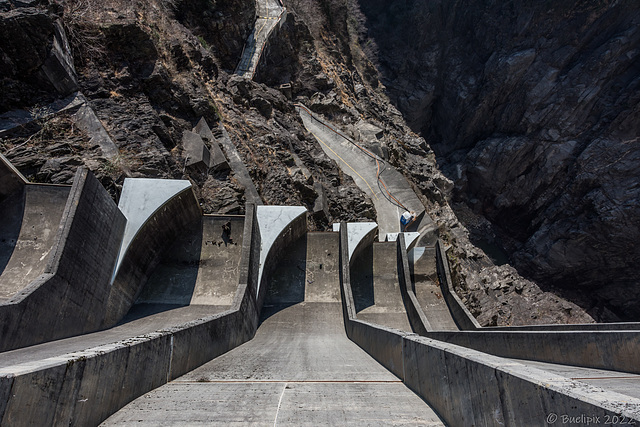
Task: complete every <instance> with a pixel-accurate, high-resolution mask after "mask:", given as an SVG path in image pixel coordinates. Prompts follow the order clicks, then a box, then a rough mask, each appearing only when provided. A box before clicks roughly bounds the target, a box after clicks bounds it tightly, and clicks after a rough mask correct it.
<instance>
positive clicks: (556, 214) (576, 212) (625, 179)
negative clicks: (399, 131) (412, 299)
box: [360, 0, 640, 320]
mask: <svg viewBox="0 0 640 427" xmlns="http://www.w3.org/2000/svg"><path fill="white" fill-rule="evenodd" d="M360 6H361V9H362V12H363V16H362V20H363V21H364V24H363V26H362V27H361V28H364V30H362V32H361V34H360V37H361V44H363V45H365V46H366V47H365V51H366V52H367V54H368V56H369V58H370V59H371V60H372V61H373V62H374V63H375V64H376V65H377V66H378V68H379V70H380V72H381V76H382V82H383V83H384V85H385V86H386V88H387V93H388V94H389V96H390V98H391V100H392V101H393V102H394V103H395V105H396V106H397V107H398V108H399V109H400V110H401V111H402V112H403V114H404V116H405V118H406V119H407V121H408V123H409V125H410V126H411V127H412V128H413V129H414V130H416V131H417V132H419V133H421V134H422V135H423V136H424V137H425V138H426V139H427V141H428V142H429V144H430V146H431V147H432V148H433V150H434V151H435V152H436V154H437V156H438V161H439V163H440V164H441V165H442V167H443V171H444V172H445V173H446V175H447V176H448V177H449V178H450V179H452V180H453V181H454V182H455V184H456V191H455V193H454V197H456V199H457V200H462V201H464V202H465V203H466V204H467V206H468V207H469V208H467V207H464V208H460V209H458V212H459V213H461V212H462V211H464V214H465V215H463V216H466V217H468V218H471V219H470V220H469V221H467V222H466V225H467V226H468V227H469V228H470V229H471V231H472V233H473V232H475V233H476V235H484V236H485V237H486V235H487V234H488V235H490V236H492V237H494V238H495V240H496V241H497V242H499V243H500V244H501V245H502V247H503V248H505V249H506V252H507V253H509V254H510V255H511V261H512V262H513V263H514V265H515V266H516V267H517V268H518V270H519V271H520V272H522V273H524V274H525V275H527V276H528V277H531V278H533V279H535V280H536V281H538V282H539V283H541V284H546V285H547V286H556V287H560V288H562V289H563V290H564V291H565V292H567V293H568V295H573V297H574V298H575V299H576V300H577V301H579V302H580V304H581V305H583V306H584V307H585V308H587V309H589V310H590V312H591V313H592V314H593V315H594V316H595V317H597V318H600V319H603V320H614V319H616V318H622V319H627V320H628V319H635V320H638V313H640V310H639V309H640V284H639V283H638V279H637V271H638V268H639V267H640V261H639V260H640V246H638V245H637V243H636V242H637V241H638V239H639V238H640V228H639V227H638V224H639V223H640V203H638V200H640V187H639V186H638V181H639V179H640V176H639V173H640V172H639V171H640V141H639V139H638V133H639V132H638V129H639V126H640V124H639V123H640V25H639V24H640V5H639V4H638V3H637V2H634V1H631V0H627V1H624V0H623V1H598V2H596V1H570V2H533V3H532V2H524V1H513V2H506V3H505V2H497V1H488V2H479V1H478V2H471V3H469V2H460V1H452V2H448V1H438V0H431V1H427V2H423V1H407V2H386V1H381V0H372V1H369V0H367V1H361V2H360ZM475 215H478V216H477V217H476V218H473V217H474V216H475ZM485 218H486V219H488V220H489V221H490V224H489V223H487V221H486V220H485ZM474 224H480V225H481V226H479V227H477V228H476V229H474ZM612 312H615V314H614V313H612Z"/></svg>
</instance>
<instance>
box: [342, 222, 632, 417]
mask: <svg viewBox="0 0 640 427" xmlns="http://www.w3.org/2000/svg"><path fill="white" fill-rule="evenodd" d="M340 258H341V259H340V282H341V295H342V302H343V313H344V316H345V317H344V321H345V329H346V331H347V335H348V336H349V338H350V339H352V340H353V341H354V342H355V343H356V344H358V345H359V346H360V347H362V348H363V349H364V350H365V351H366V352H367V353H369V354H370V355H371V356H372V357H374V358H375V359H376V360H377V361H378V362H380V363H381V364H382V365H384V366H385V367H386V368H387V369H389V370H390V371H391V372H393V373H394V374H396V375H397V376H398V377H399V378H400V379H402V380H403V382H404V383H405V384H406V385H407V386H408V387H410V388H411V389H412V390H414V391H415V392H416V393H417V394H418V395H419V396H420V397H421V398H422V399H424V400H425V401H426V402H427V403H429V405H431V407H432V408H433V409H434V410H435V411H436V412H437V413H438V414H439V415H440V416H441V417H442V419H443V420H444V421H445V422H446V423H447V424H450V425H456V426H457V425H460V426H462V425H465V426H466V425H507V426H522V425H527V426H538V425H539V426H545V425H549V424H548V422H547V419H548V418H547V417H548V416H549V414H551V413H555V414H558V415H568V416H577V417H580V416H583V415H587V416H600V417H601V419H604V417H605V416H609V417H613V416H624V417H626V418H627V419H631V420H637V421H640V399H636V398H632V397H629V396H625V395H622V394H618V393H614V392H608V391H604V390H602V389H598V388H595V387H592V386H589V385H587V384H584V383H580V382H576V381H571V380H568V379H566V378H564V377H561V376H558V375H554V374H550V373H548V372H544V371H541V370H538V369H535V368H529V367H525V366H524V365H521V364H519V363H516V362H513V361H512V360H506V359H502V358H500V357H496V356H492V355H489V354H486V353H481V352H479V351H476V350H472V349H468V348H464V347H460V346H458V345H454V344H450V343H445V342H441V341H436V340H433V339H429V338H424V337H419V336H417V335H415V334H404V333H401V332H396V331H393V330H391V329H386V328H381V327H378V326H375V325H372V324H369V323H367V322H362V321H359V320H357V319H356V317H355V308H354V307H355V306H354V304H353V297H352V294H351V289H350V288H351V286H350V276H349V267H348V261H347V260H348V250H347V236H346V227H341V232H340Z"/></svg>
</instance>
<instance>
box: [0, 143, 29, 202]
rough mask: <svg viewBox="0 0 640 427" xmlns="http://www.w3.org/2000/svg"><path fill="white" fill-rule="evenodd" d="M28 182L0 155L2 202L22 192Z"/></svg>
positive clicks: (0, 192)
mask: <svg viewBox="0 0 640 427" xmlns="http://www.w3.org/2000/svg"><path fill="white" fill-rule="evenodd" d="M26 184H27V180H26V179H25V178H24V176H22V174H21V173H20V172H18V170H17V169H16V168H14V167H13V165H12V164H11V163H10V162H9V160H7V158H6V157H4V156H3V155H2V154H0V201H2V199H4V198H5V197H8V196H10V195H11V194H13V193H17V192H18V191H22V189H24V186H25V185H26Z"/></svg>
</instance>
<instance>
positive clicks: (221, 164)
mask: <svg viewBox="0 0 640 427" xmlns="http://www.w3.org/2000/svg"><path fill="white" fill-rule="evenodd" d="M193 132H196V133H197V134H198V135H200V137H201V138H202V139H203V140H205V141H207V142H208V143H209V146H210V149H211V159H210V162H209V165H210V166H211V168H212V169H213V170H216V171H217V170H226V169H229V163H228V162H227V158H226V157H225V156H224V153H223V152H222V149H220V146H219V145H218V142H217V141H216V138H215V136H214V135H213V132H211V128H210V127H209V124H208V123H207V121H206V120H205V119H204V117H202V118H200V120H199V121H198V124H196V126H195V127H194V128H193Z"/></svg>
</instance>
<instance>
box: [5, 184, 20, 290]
mask: <svg viewBox="0 0 640 427" xmlns="http://www.w3.org/2000/svg"><path fill="white" fill-rule="evenodd" d="M24 200H25V199H24V192H20V193H17V194H13V195H11V196H9V197H7V198H6V199H4V200H3V201H2V203H1V204H0V218H1V219H0V272H2V271H4V269H5V268H6V266H7V264H8V263H9V260H10V259H11V255H13V251H14V249H15V247H16V243H17V242H18V236H19V235H20V228H21V227H22V218H23V217H24ZM0 274H1V273H0ZM0 286H1V284H0Z"/></svg>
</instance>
